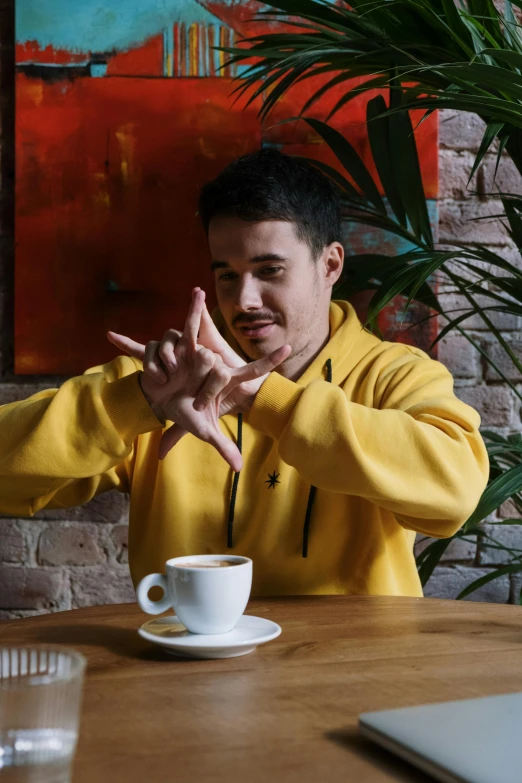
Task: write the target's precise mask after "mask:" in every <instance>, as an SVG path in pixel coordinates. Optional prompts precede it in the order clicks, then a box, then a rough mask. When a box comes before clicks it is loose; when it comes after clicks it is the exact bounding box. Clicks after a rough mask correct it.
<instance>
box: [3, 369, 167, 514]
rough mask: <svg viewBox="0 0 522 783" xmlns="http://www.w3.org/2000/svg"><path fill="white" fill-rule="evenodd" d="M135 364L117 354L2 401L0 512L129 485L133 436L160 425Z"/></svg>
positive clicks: (70, 502) (28, 510)
mask: <svg viewBox="0 0 522 783" xmlns="http://www.w3.org/2000/svg"><path fill="white" fill-rule="evenodd" d="M137 370H138V365H137V363H135V362H134V360H133V359H130V358H129V357H125V356H122V357H118V358H117V359H115V360H114V361H113V362H110V363H109V364H107V365H104V366H100V367H95V368H93V369H91V370H88V371H87V372H86V373H85V374H84V375H82V376H79V377H76V378H71V379H70V380H68V381H66V382H65V383H64V384H63V386H61V387H60V388H59V389H48V390H46V391H43V392H39V393H38V394H35V395H33V396H32V397H29V398H28V399H27V400H24V401H22V402H13V403H10V404H8V405H3V406H1V407H0V432H1V436H0V513H2V514H9V515H21V516H31V515H32V514H34V513H35V512H36V511H39V510H40V509H42V508H45V507H49V508H64V507H68V506H78V505H81V504H83V503H86V502H87V501H88V500H90V499H91V498H92V497H94V496H95V495H97V494H99V493H101V492H105V491H106V490H108V489H112V488H117V489H120V490H122V491H128V489H129V462H130V460H131V458H132V454H133V448H134V441H135V439H136V438H137V436H138V435H140V434H141V433H145V432H150V431H152V430H155V429H160V428H161V427H162V426H163V425H162V424H161V422H159V421H158V420H157V418H156V416H155V415H154V414H153V413H152V410H151V409H150V407H149V405H148V403H147V401H146V400H145V397H144V396H143V394H142V392H141V388H140V385H139V381H138V372H137Z"/></svg>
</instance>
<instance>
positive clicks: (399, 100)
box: [388, 90, 433, 247]
mask: <svg viewBox="0 0 522 783" xmlns="http://www.w3.org/2000/svg"><path fill="white" fill-rule="evenodd" d="M404 105H405V103H404V95H403V93H402V92H401V91H398V90H392V91H391V96H390V109H391V110H393V109H397V108H400V107H401V106H404ZM388 128H389V131H388V133H389V135H388V138H389V142H390V155H391V163H392V166H393V171H394V174H395V181H396V183H397V189H398V192H399V194H400V199H401V202H402V204H403V205H404V209H405V212H406V216H407V218H408V220H409V222H410V225H411V227H412V231H413V233H414V235H415V237H416V238H417V241H418V242H419V243H422V241H423V240H424V242H426V244H427V245H428V246H429V247H433V235H432V232H431V225H430V218H429V214H428V207H427V204H426V196H425V195H424V186H423V184H422V177H421V171H420V165H419V157H418V154H417V145H416V142H415V136H414V134H413V127H412V124H411V119H410V115H409V114H408V112H406V111H404V112H402V113H400V114H394V115H391V116H390V117H389V125H388Z"/></svg>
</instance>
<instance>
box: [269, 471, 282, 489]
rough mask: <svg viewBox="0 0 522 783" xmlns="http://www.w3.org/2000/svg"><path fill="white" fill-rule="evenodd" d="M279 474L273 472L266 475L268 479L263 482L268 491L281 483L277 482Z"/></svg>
mask: <svg viewBox="0 0 522 783" xmlns="http://www.w3.org/2000/svg"><path fill="white" fill-rule="evenodd" d="M280 475H281V474H280V473H276V472H275V470H274V472H273V473H269V474H268V478H267V480H266V481H265V484H268V487H267V488H268V489H275V485H276V484H280V483H281V482H280V481H278V479H279V476H280Z"/></svg>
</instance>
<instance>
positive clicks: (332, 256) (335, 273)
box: [323, 242, 344, 288]
mask: <svg viewBox="0 0 522 783" xmlns="http://www.w3.org/2000/svg"><path fill="white" fill-rule="evenodd" d="M343 264H344V247H343V246H342V245H341V243H340V242H332V244H331V245H328V247H325V249H324V253H323V269H324V282H325V285H326V287H327V288H333V286H334V285H335V283H336V282H337V281H338V280H339V278H340V277H341V273H342V271H343Z"/></svg>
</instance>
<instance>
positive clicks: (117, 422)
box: [101, 372, 165, 445]
mask: <svg viewBox="0 0 522 783" xmlns="http://www.w3.org/2000/svg"><path fill="white" fill-rule="evenodd" d="M139 375H140V373H139V372H135V373H132V375H125V376H124V377H123V378H119V379H118V380H117V381H112V383H107V384H105V387H104V389H103V390H102V392H101V397H102V401H103V404H104V407H105V410H106V411H107V415H108V416H109V417H110V419H111V421H112V423H113V426H114V428H115V429H116V430H117V432H118V433H119V435H120V437H121V438H122V439H123V440H124V441H125V443H127V444H129V445H130V444H131V443H132V442H133V440H134V438H136V437H137V436H138V435H142V434H144V433H145V432H153V431H154V430H160V429H163V427H164V426H165V425H164V424H163V423H162V422H161V421H160V420H159V419H158V418H157V417H156V416H155V414H154V413H153V412H152V408H151V407H150V405H149V403H148V402H147V400H146V399H145V396H144V394H143V392H142V390H141V386H140V382H139Z"/></svg>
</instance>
